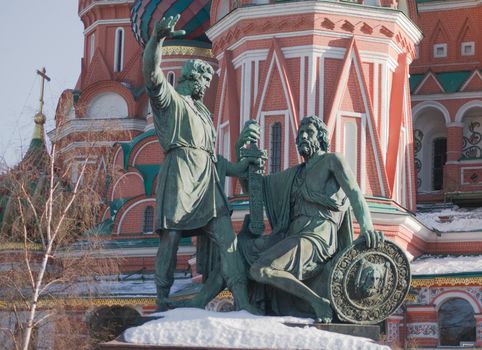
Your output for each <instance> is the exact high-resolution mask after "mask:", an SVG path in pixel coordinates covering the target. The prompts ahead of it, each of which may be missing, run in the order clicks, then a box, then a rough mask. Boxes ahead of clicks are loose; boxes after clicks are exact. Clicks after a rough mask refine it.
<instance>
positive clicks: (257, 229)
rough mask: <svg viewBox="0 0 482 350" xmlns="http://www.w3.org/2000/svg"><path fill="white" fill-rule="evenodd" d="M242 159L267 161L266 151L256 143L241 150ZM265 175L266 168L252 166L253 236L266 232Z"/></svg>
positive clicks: (250, 166)
mask: <svg viewBox="0 0 482 350" xmlns="http://www.w3.org/2000/svg"><path fill="white" fill-rule="evenodd" d="M240 156H241V158H252V159H260V158H264V159H266V151H265V150H260V149H259V148H258V145H257V144H256V143H252V144H250V145H249V146H248V147H246V148H242V149H241V150H240ZM263 174H264V168H260V167H259V166H257V165H256V164H250V165H249V168H248V186H249V196H248V197H249V214H250V215H249V217H250V222H249V231H250V232H251V234H253V235H257V236H261V235H262V234H263V232H264V228H265V226H264V211H263Z"/></svg>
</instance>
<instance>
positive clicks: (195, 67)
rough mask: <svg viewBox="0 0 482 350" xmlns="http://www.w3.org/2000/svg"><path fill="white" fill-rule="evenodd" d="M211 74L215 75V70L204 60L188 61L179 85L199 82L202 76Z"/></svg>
mask: <svg viewBox="0 0 482 350" xmlns="http://www.w3.org/2000/svg"><path fill="white" fill-rule="evenodd" d="M204 73H209V74H211V75H213V74H214V69H213V67H211V66H210V65H209V64H208V63H207V62H205V61H203V60H198V59H193V60H188V61H187V62H186V63H185V64H184V66H183V67H182V72H181V76H180V77H179V81H178V83H179V84H181V83H183V82H184V81H189V80H191V81H192V80H194V81H195V80H199V78H200V77H201V75H202V74H204Z"/></svg>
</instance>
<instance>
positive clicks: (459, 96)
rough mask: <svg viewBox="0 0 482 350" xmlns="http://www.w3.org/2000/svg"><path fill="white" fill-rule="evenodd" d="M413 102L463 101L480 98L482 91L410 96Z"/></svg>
mask: <svg viewBox="0 0 482 350" xmlns="http://www.w3.org/2000/svg"><path fill="white" fill-rule="evenodd" d="M411 97H412V98H411V99H412V101H413V102H419V101H445V100H463V99H473V98H482V91H473V92H455V93H449V94H432V95H418V96H416V95H413V94H412V96H411Z"/></svg>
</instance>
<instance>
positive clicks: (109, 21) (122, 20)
mask: <svg viewBox="0 0 482 350" xmlns="http://www.w3.org/2000/svg"><path fill="white" fill-rule="evenodd" d="M130 23H131V19H130V18H117V19H99V20H97V21H95V22H94V23H92V24H91V25H90V26H88V27H87V28H86V29H85V30H84V35H87V34H89V33H90V32H91V31H93V30H94V29H95V28H96V27H97V26H99V25H103V24H130Z"/></svg>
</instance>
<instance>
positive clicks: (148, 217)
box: [143, 205, 154, 233]
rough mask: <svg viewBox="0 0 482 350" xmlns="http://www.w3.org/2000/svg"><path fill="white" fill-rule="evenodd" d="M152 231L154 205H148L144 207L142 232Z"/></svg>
mask: <svg viewBox="0 0 482 350" xmlns="http://www.w3.org/2000/svg"><path fill="white" fill-rule="evenodd" d="M153 231H154V207H153V206H152V205H149V206H147V207H146V209H144V228H143V232H144V233H152V232H153Z"/></svg>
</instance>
